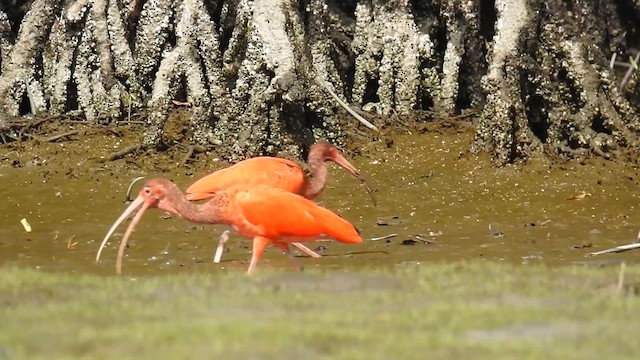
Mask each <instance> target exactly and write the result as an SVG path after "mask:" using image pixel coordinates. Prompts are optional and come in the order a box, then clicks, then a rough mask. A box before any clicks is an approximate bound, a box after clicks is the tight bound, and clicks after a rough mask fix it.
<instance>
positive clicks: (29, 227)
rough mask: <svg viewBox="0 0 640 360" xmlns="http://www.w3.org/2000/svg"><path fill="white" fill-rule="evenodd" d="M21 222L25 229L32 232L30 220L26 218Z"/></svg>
mask: <svg viewBox="0 0 640 360" xmlns="http://www.w3.org/2000/svg"><path fill="white" fill-rule="evenodd" d="M20 223H21V224H22V227H24V231H26V232H31V225H29V222H28V221H27V219H26V218H23V219H22V220H20Z"/></svg>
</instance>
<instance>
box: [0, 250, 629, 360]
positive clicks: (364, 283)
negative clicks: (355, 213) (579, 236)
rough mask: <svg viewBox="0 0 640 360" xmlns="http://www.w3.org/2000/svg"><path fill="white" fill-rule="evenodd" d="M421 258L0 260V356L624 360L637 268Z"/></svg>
mask: <svg viewBox="0 0 640 360" xmlns="http://www.w3.org/2000/svg"><path fill="white" fill-rule="evenodd" d="M618 272H619V268H618V267H613V266H612V267H605V268H592V267H591V268H587V267H577V266H575V267H561V268H545V267H541V266H526V267H525V266H510V265H501V264H495V263H489V262H474V263H453V264H429V265H419V266H406V267H399V268H395V269H391V270H388V269H387V270H382V269H375V270H358V271H353V272H326V273H322V272H314V271H312V272H304V273H295V272H273V271H271V272H270V271H268V270H267V269H260V272H259V273H258V274H257V276H255V277H253V278H249V277H247V276H245V275H244V274H242V273H240V272H231V273H226V274H223V275H210V274H201V273H198V274H193V273H185V274H181V275H171V276H153V277H138V278H131V277H115V276H114V277H99V276H92V275H74V274H60V273H40V272H37V271H33V270H25V269H20V268H15V267H4V268H0V319H1V320H0V359H22V358H29V359H33V358H117V357H119V358H122V357H126V358H150V359H151V358H153V359H169V358H172V359H173V358H175V359H177V358H205V359H207V358H208V359H211V358H214V357H215V358H223V359H425V358H434V359H447V358H449V359H461V358H473V359H526V358H529V359H544V358H550V359H591V358H593V359H596V358H597V359H607V358H608V359H612V358H616V359H624V358H628V359H632V358H634V359H635V358H637V357H638V356H639V355H640V342H638V341H637V340H636V335H637V334H638V333H640V321H637V320H636V315H637V314H636V313H635V310H636V309H638V308H640V301H639V299H638V297H637V294H636V293H637V289H638V286H640V267H636V266H630V267H627V268H626V271H625V278H624V279H625V281H624V286H623V287H622V289H621V291H617V288H616V284H617V281H618Z"/></svg>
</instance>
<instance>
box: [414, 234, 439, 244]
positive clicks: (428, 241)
mask: <svg viewBox="0 0 640 360" xmlns="http://www.w3.org/2000/svg"><path fill="white" fill-rule="evenodd" d="M429 233H431V232H429ZM440 235H442V231H440ZM429 236H434V235H429ZM414 237H415V238H416V239H418V240H419V241H422V243H423V244H427V245H433V244H437V243H438V242H437V241H435V240H433V239H425V238H423V237H422V236H420V235H415V236H414Z"/></svg>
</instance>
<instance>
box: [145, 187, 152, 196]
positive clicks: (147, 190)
mask: <svg viewBox="0 0 640 360" xmlns="http://www.w3.org/2000/svg"><path fill="white" fill-rule="evenodd" d="M144 193H145V194H147V195H149V194H151V189H149V188H148V187H145V188H144Z"/></svg>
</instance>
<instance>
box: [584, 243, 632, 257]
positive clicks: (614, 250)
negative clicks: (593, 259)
mask: <svg viewBox="0 0 640 360" xmlns="http://www.w3.org/2000/svg"><path fill="white" fill-rule="evenodd" d="M634 249H640V243H637V242H636V243H631V244H627V245H620V246H616V247H612V248H610V249H606V250H602V251H596V252H592V253H591V254H589V255H591V256H593V255H602V254H609V253H621V252H625V251H629V250H634Z"/></svg>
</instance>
